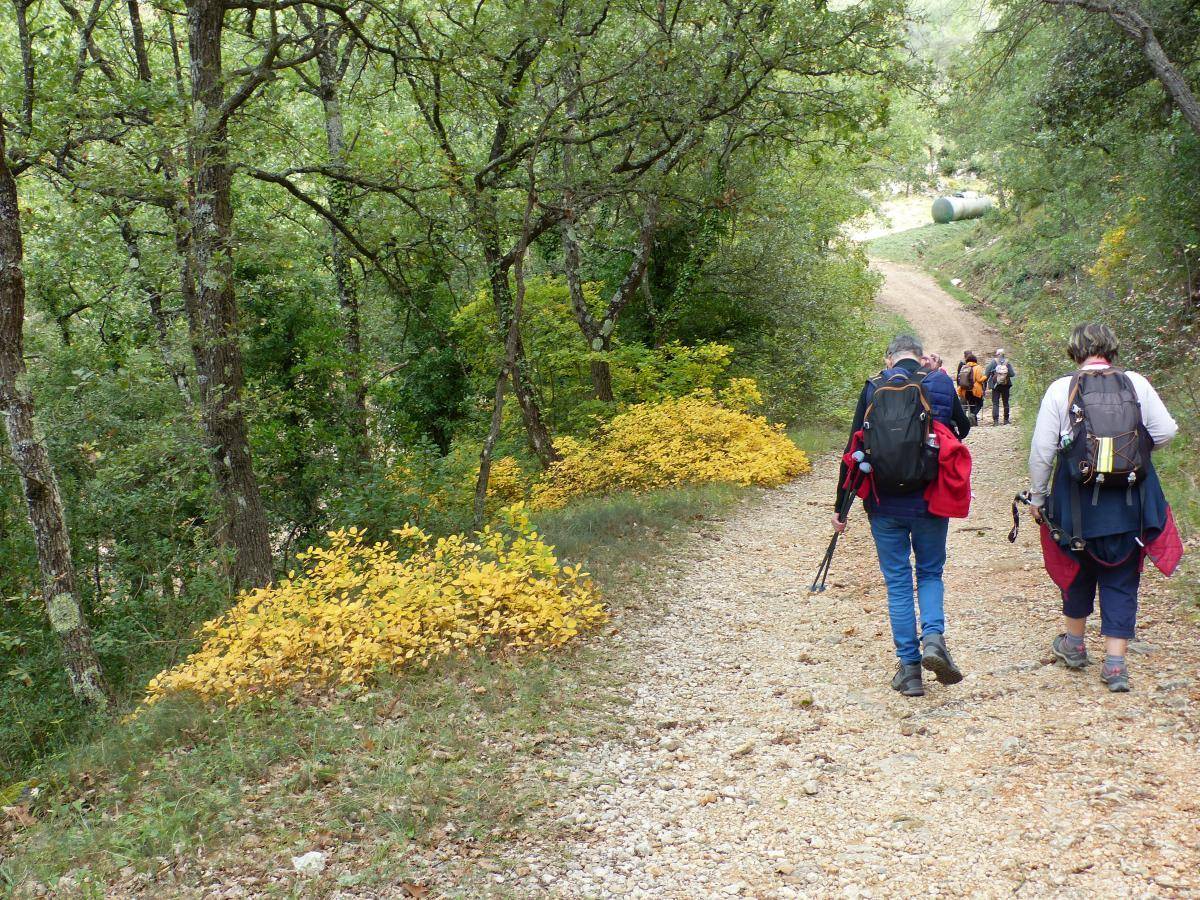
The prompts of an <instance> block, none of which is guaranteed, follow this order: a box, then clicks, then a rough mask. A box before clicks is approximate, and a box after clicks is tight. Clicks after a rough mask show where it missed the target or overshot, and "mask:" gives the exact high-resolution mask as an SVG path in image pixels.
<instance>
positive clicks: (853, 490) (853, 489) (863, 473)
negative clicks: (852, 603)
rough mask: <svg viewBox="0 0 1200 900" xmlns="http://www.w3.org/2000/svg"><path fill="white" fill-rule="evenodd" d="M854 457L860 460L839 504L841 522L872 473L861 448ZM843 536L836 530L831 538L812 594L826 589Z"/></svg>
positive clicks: (811, 588)
mask: <svg viewBox="0 0 1200 900" xmlns="http://www.w3.org/2000/svg"><path fill="white" fill-rule="evenodd" d="M853 458H854V459H855V460H856V461H857V462H858V469H857V477H855V478H854V479H853V480H852V481H851V482H850V487H849V488H848V489H847V490H846V496H845V497H843V498H842V502H841V504H840V505H839V506H838V509H837V517H838V521H839V522H845V521H846V519H847V517H848V516H849V515H850V507H851V506H853V505H854V495H855V494H857V493H858V489H859V487H860V486H861V485H862V483H863V479H864V478H866V477H867V475H869V474H870V473H871V464H870V463H869V462H867V461H866V457H865V455H864V454H863V452H862V451H861V450H856V451H855V452H854V457H853ZM841 536H842V533H841V532H840V531H834V533H833V537H831V538H830V539H829V547H828V548H827V549H826V550H825V556H824V557H822V559H821V564H820V565H819V566H818V567H817V574H816V575H814V576H813V583H812V586H811V587H809V589H808V592H809V593H810V594H819V593H821V592H822V591H824V590H825V579H826V578H827V577H829V567H830V565H832V563H833V552H834V551H835V550H836V549H837V542H838V538H840V537H841Z"/></svg>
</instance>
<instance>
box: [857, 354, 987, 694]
mask: <svg viewBox="0 0 1200 900" xmlns="http://www.w3.org/2000/svg"><path fill="white" fill-rule="evenodd" d="M922 355H923V353H922V348H921V342H920V341H919V340H918V339H917V338H915V337H913V336H912V335H910V334H901V335H897V336H896V337H895V338H894V339H893V340H892V342H891V344H890V345H889V346H888V350H887V368H886V369H884V371H883V372H881V373H880V374H879V375H878V376H876V377H875V378H872V379H870V380H869V381H868V382H867V383H866V385H865V386H864V387H863V390H862V394H861V395H860V396H859V398H858V408H857V409H856V410H855V412H854V424H853V426H852V427H851V429H850V441H849V443H848V444H847V448H846V449H847V453H846V457H845V458H844V460H843V466H842V477H841V479H840V480H839V489H838V506H837V507H835V508H840V505H841V501H842V499H843V497H844V492H845V491H846V490H848V489H849V486H850V482H849V480H848V478H847V475H848V473H849V471H850V470H849V468H848V464H847V461H848V460H850V459H851V458H852V457H851V455H852V454H853V452H854V451H855V450H857V449H859V448H861V449H862V450H863V451H864V453H865V457H866V459H867V460H868V461H869V462H870V463H871V464H872V466H873V471H872V474H871V476H870V483H869V484H867V485H865V486H864V487H863V488H862V493H861V494H860V495H861V496H863V498H864V499H863V503H864V505H865V507H866V511H867V516H868V517H869V519H870V523H871V534H872V536H873V537H874V539H875V549H876V551H877V553H878V555H879V568H880V571H881V572H882V573H883V578H884V581H885V582H886V584H887V593H888V616H889V618H890V619H891V625H892V640H893V641H894V642H895V645H896V656H897V657H898V658H899V660H900V664H899V667H898V668H897V670H896V674H895V676H894V677H893V678H892V687H893V688H894V689H895V690H897V691H899V692H900V693H902V694H904V695H905V696H907V697H919V696H921V695H922V694H924V693H925V688H924V686H923V684H922V677H921V667H922V665H923V666H924V667H925V668H927V669H929V670H930V671H932V672H933V673H934V674H935V676H936V677H937V680H938V681H940V682H942V683H943V684H956V683H957V682H959V681H962V677H963V676H962V672H961V671H959V669H958V666H956V665H955V664H954V660H953V659H952V658H951V656H950V653H949V651H947V649H946V640H945V637H944V633H945V630H946V621H945V612H944V594H945V586H944V585H943V583H942V569H943V568H944V567H945V564H946V535H947V531H948V526H949V518H948V517H949V516H951V515H957V516H962V515H966V508H967V505H968V504H969V501H970V455H969V454H968V453H967V451H966V447H965V446H964V445H963V444H962V442H961V441H960V440H959V439H960V438H963V437H966V435H967V432H968V431H970V430H971V423H970V420H969V419H968V418H967V414H966V413H965V412H964V411H963V407H962V404H961V403H960V402H959V400H958V397H956V396H955V393H954V382H953V381H952V380H951V379H950V376H949V375H947V374H945V373H943V372H927V371H926V370H925V369H923V368H922V367H921V363H920V362H919V360H920V359H921V357H922ZM833 524H834V528H835V529H836V530H838V531H841V530H842V529H844V528H845V527H846V523H845V522H843V521H841V520H840V519H839V518H838V517H837V515H836V514H835V515H834V523H833ZM913 555H915V557H916V579H917V587H916V593H915V597H914V592H913V565H912V556H913ZM914 601H915V605H917V606H919V607H920V611H921V631H920V640H918V634H917V622H916V616H915V614H914V609H913V607H914ZM922 642H923V643H924V651H922Z"/></svg>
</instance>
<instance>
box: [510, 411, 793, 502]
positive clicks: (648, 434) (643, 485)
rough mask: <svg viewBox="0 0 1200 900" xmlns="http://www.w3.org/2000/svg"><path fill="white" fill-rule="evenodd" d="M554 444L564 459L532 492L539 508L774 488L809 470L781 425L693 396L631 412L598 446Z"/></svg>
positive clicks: (607, 429)
mask: <svg viewBox="0 0 1200 900" xmlns="http://www.w3.org/2000/svg"><path fill="white" fill-rule="evenodd" d="M556 446H557V447H558V450H559V452H560V453H561V454H562V460H561V461H559V462H557V463H555V464H554V465H553V466H551V467H550V469H548V470H547V472H546V474H545V475H544V476H543V478H542V480H541V481H540V482H539V483H538V484H537V485H535V487H534V490H533V505H534V506H535V507H538V508H542V509H547V508H555V507H559V506H562V505H563V504H565V503H567V502H568V501H570V500H572V499H574V498H576V497H581V496H587V495H591V494H607V493H611V492H613V491H620V490H634V491H640V490H648V489H652V488H659V487H667V486H670V485H676V484H683V483H685V482H710V481H728V482H733V483H735V484H758V485H775V484H780V483H782V482H784V481H787V480H788V479H790V478H793V477H795V476H796V475H800V474H803V473H804V472H807V471H809V468H810V467H809V464H808V459H807V457H805V455H804V453H803V451H801V450H800V449H798V448H797V447H796V446H795V445H794V444H793V443H792V442H791V441H790V440H788V438H787V435H785V434H784V433H783V431H782V429H780V428H779V427H776V426H772V425H771V424H769V423H768V422H767V420H766V419H764V418H762V417H760V416H751V415H747V414H746V413H743V412H737V411H736V410H732V409H729V408H727V407H725V406H722V405H719V404H718V403H716V402H715V401H713V400H712V399H711V398H710V397H707V396H698V395H693V396H689V397H681V398H678V399H673V400H665V401H663V402H661V403H643V404H641V405H639V406H632V407H630V408H629V409H628V410H626V411H625V412H623V413H621V414H620V415H618V416H616V417H615V418H613V420H612V421H611V422H609V424H608V425H607V426H605V427H604V429H603V430H602V431H601V433H600V435H599V437H598V439H597V440H596V442H595V443H592V444H580V443H577V442H574V441H572V442H569V443H568V442H565V441H560V442H559V443H558V444H557V445H556Z"/></svg>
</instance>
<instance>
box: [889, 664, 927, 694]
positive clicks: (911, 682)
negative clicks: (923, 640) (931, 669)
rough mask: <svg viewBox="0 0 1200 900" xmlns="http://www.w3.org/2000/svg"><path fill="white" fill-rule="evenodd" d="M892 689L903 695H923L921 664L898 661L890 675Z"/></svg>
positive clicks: (923, 685) (923, 684)
mask: <svg viewBox="0 0 1200 900" xmlns="http://www.w3.org/2000/svg"><path fill="white" fill-rule="evenodd" d="M892 690H893V691H899V692H900V693H901V694H903V695H904V696H905V697H923V696H925V683H924V679H923V678H922V677H921V664H920V663H906V662H902V663H900V665H898V666H897V667H896V674H895V675H893V676H892Z"/></svg>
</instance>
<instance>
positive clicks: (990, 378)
mask: <svg viewBox="0 0 1200 900" xmlns="http://www.w3.org/2000/svg"><path fill="white" fill-rule="evenodd" d="M983 374H984V375H985V376H986V378H987V386H988V388H989V389H991V392H992V424H993V425H999V424H1000V402H1001V401H1003V402H1004V424H1005V425H1007V424H1008V395H1009V394H1010V393H1012V384H1013V379H1015V378H1016V377H1017V369H1016V367H1015V366H1014V365H1013V364H1012V360H1010V359H1009V358H1008V357H1007V356H1005V355H1004V349H1003V348H998V349H997V350H996V355H995V357H993V358H992V361H991V362H989V363H988V364H987V368H986V369H984V370H983Z"/></svg>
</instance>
